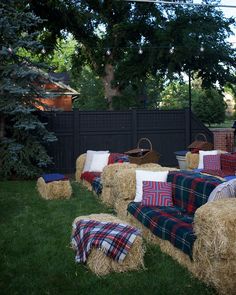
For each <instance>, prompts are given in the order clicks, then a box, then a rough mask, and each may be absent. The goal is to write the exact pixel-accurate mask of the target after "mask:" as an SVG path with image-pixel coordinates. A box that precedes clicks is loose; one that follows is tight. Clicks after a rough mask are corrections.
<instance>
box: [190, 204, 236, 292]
mask: <svg viewBox="0 0 236 295" xmlns="http://www.w3.org/2000/svg"><path fill="white" fill-rule="evenodd" d="M235 225H236V199H224V200H223V199H222V200H217V201H214V202H210V203H207V204H205V205H203V206H201V207H200V208H198V209H197V211H196V213H195V216H194V230H195V233H196V235H197V240H196V241H195V243H194V251H193V259H194V262H195V264H196V272H197V275H198V276H199V277H200V278H201V279H202V280H204V281H205V282H206V283H208V284H211V285H213V286H214V287H215V288H216V289H217V290H218V291H219V292H220V293H222V294H236V279H235V277H236V231H235Z"/></svg>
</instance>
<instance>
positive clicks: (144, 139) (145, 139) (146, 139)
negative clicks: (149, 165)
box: [137, 137, 152, 150]
mask: <svg viewBox="0 0 236 295" xmlns="http://www.w3.org/2000/svg"><path fill="white" fill-rule="evenodd" d="M142 141H147V142H148V143H149V145H150V150H152V143H151V141H150V140H149V139H148V138H146V137H143V138H140V139H139V141H138V147H137V148H138V149H139V148H140V147H139V145H140V143H141V142H142Z"/></svg>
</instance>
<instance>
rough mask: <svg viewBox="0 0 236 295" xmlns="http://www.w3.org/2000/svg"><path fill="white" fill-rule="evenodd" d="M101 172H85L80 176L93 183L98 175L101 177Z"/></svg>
mask: <svg viewBox="0 0 236 295" xmlns="http://www.w3.org/2000/svg"><path fill="white" fill-rule="evenodd" d="M100 175H101V172H87V171H86V172H84V173H82V174H81V176H80V178H81V179H84V180H86V181H88V182H89V183H90V184H92V183H93V181H94V179H95V178H96V177H100Z"/></svg>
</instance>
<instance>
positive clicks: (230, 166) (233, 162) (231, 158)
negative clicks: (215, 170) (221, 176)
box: [220, 153, 236, 175]
mask: <svg viewBox="0 0 236 295" xmlns="http://www.w3.org/2000/svg"><path fill="white" fill-rule="evenodd" d="M220 162H221V169H222V170H225V171H227V172H230V174H231V175H235V172H236V153H227V154H221V155H220Z"/></svg>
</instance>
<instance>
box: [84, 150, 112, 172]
mask: <svg viewBox="0 0 236 295" xmlns="http://www.w3.org/2000/svg"><path fill="white" fill-rule="evenodd" d="M104 153H109V151H92V150H88V151H87V153H86V159H85V163H84V169H83V172H87V171H90V166H91V162H92V158H93V155H94V154H104Z"/></svg>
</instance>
